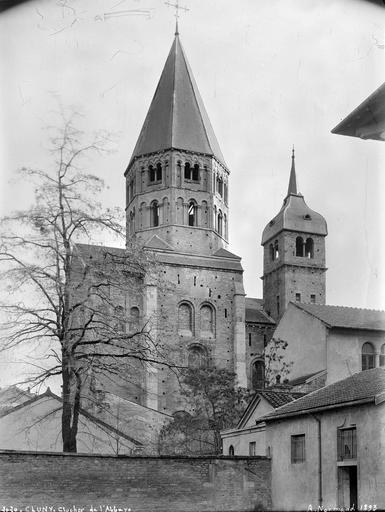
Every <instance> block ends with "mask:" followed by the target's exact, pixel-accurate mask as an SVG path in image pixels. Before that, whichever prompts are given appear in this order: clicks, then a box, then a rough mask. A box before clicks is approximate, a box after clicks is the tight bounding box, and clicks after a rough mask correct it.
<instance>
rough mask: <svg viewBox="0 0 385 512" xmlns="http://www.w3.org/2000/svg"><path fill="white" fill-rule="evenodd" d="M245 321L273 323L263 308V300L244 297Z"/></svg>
mask: <svg viewBox="0 0 385 512" xmlns="http://www.w3.org/2000/svg"><path fill="white" fill-rule="evenodd" d="M245 307H246V322H251V323H261V324H271V325H275V322H274V320H273V319H272V318H271V317H270V316H269V315H268V314H267V313H266V312H265V311H264V310H263V300H262V299H254V298H253V297H246V299H245Z"/></svg>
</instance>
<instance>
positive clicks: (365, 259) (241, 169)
mask: <svg viewBox="0 0 385 512" xmlns="http://www.w3.org/2000/svg"><path fill="white" fill-rule="evenodd" d="M183 5H186V6H187V7H188V8H189V9H190V10H189V12H188V13H183V14H181V19H180V34H181V41H182V44H183V46H184V49H185V52H186V55H187V58H188V60H189V62H190V65H191V67H192V70H193V73H194V76H195V79H196V81H197V83H198V87H199V90H200V92H201V95H202V97H203V100H204V103H205V105H206V109H207V111H208V114H209V117H210V119H211V122H212V124H213V127H214V130H215V132H216V135H217V138H218V141H219V144H220V146H221V149H222V152H223V154H224V156H225V159H226V161H227V164H228V166H229V168H230V171H231V175H230V187H229V193H230V246H229V249H230V250H231V251H232V252H235V253H236V254H238V255H240V256H241V257H242V261H243V266H244V269H245V276H244V277H245V288H246V292H247V294H248V295H249V296H256V297H261V296H262V287H261V280H260V276H261V275H262V247H261V246H260V240H261V234H262V230H263V228H264V226H265V225H266V224H267V222H268V221H269V220H270V219H271V218H272V217H273V216H274V215H275V214H276V213H277V212H278V210H279V209H280V207H281V205H282V201H283V198H284V196H285V194H286V191H287V184H288V179H289V170H290V153H291V147H292V145H293V144H295V148H296V168H297V178H298V182H299V190H300V192H301V193H302V194H304V196H305V200H306V202H307V204H308V205H309V206H310V208H312V209H314V210H316V211H318V212H319V213H321V214H322V215H324V217H325V218H326V220H327V223H328V229H329V236H328V237H327V242H326V247H327V266H328V268H329V270H328V272H327V303H328V304H340V305H348V306H360V307H369V308H376V309H385V293H384V291H385V286H384V264H383V261H384V251H383V247H384V238H385V237H384V235H383V229H382V226H383V224H384V222H385V211H384V210H385V209H384V208H383V203H384V189H385V187H384V185H385V183H384V182H385V179H384V172H385V169H384V162H385V144H384V143H381V142H377V141H362V140H359V139H356V138H350V137H343V136H339V135H332V134H331V133H330V130H331V129H332V128H333V127H334V126H335V125H336V124H337V123H338V122H339V121H340V120H341V119H342V118H344V117H345V116H346V115H347V114H348V113H350V112H351V111H352V110H353V109H354V108H355V107H356V106H357V105H358V104H359V103H361V101H362V100H364V99H365V98H366V97H367V96H368V95H369V94H370V93H372V92H373V91H374V90H375V89H376V88H377V87H378V86H379V85H380V84H381V83H382V82H383V80H384V75H383V69H384V35H383V28H384V15H385V11H384V9H383V8H381V7H380V6H377V5H375V4H372V3H370V2H363V1H360V0H258V1H256V0H238V1H236V2H235V1H230V0H185V1H184V2H183ZM111 13H112V14H111ZM173 14H174V10H173V9H172V8H170V7H168V6H167V5H165V4H164V2H163V1H161V0H102V1H101V0H60V1H59V0H57V1H56V0H55V1H54V0H32V1H30V2H29V3H27V4H24V5H22V6H19V7H17V8H14V9H10V10H9V11H7V12H5V13H2V14H1V15H0V48H1V49H0V56H1V59H0V60H1V64H0V66H1V67H0V70H1V76H2V79H1V82H0V94H1V96H0V109H1V112H0V115H1V121H0V122H1V123H2V124H1V145H2V152H1V162H0V166H1V172H2V173H3V174H2V177H1V185H2V193H1V212H2V213H3V214H4V213H6V212H7V211H9V210H11V209H13V208H22V207H23V204H24V202H25V201H26V199H25V196H24V191H23V192H22V193H20V192H19V190H20V189H18V188H16V187H15V185H11V184H8V180H9V178H11V177H12V175H13V173H14V171H15V169H17V168H18V167H20V166H25V165H27V166H43V165H46V162H47V159H46V154H47V146H48V143H47V132H46V130H44V127H45V126H46V125H47V124H49V123H50V122H51V121H52V111H53V110H54V109H56V108H57V104H56V102H55V97H59V98H60V101H61V103H62V104H63V105H64V106H69V105H75V106H76V107H77V108H78V110H80V111H81V112H82V114H83V116H84V117H83V121H82V128H84V129H85V130H87V131H91V130H94V129H107V130H110V131H113V132H116V133H117V134H118V135H117V141H118V144H117V151H116V152H115V153H114V154H113V155H110V156H108V157H107V158H103V159H100V158H95V159H94V160H93V162H92V163H91V165H90V169H89V170H90V171H91V172H94V173H96V174H98V175H101V176H103V177H104V178H105V180H106V181H107V183H108V184H109V186H110V188H109V190H108V192H107V194H106V195H105V197H104V200H105V202H106V204H114V205H119V206H121V207H124V201H125V197H124V190H125V186H124V178H123V172H124V170H125V168H126V166H127V163H128V161H129V159H130V156H131V152H132V150H133V148H134V145H135V142H136V139H137V137H138V135H139V131H140V128H141V126H142V123H143V121H144V118H145V115H146V112H147V109H148V107H149V105H150V102H151V99H152V96H153V94H154V92H155V88H156V85H157V82H158V79H159V77H160V73H161V71H162V68H163V65H164V63H165V60H166V57H167V54H168V52H169V49H170V46H171V44H172V40H173V34H174V24H175V19H174V17H173ZM381 267H382V268H381ZM0 384H1V382H0Z"/></svg>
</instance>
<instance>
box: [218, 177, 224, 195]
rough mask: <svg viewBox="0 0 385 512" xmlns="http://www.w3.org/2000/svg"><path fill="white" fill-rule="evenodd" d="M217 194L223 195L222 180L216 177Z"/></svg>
mask: <svg viewBox="0 0 385 512" xmlns="http://www.w3.org/2000/svg"><path fill="white" fill-rule="evenodd" d="M218 194H219V195H220V196H221V197H223V180H222V178H218Z"/></svg>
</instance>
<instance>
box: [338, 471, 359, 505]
mask: <svg viewBox="0 0 385 512" xmlns="http://www.w3.org/2000/svg"><path fill="white" fill-rule="evenodd" d="M338 507H340V508H350V510H357V508H358V505H357V466H340V467H339V468H338Z"/></svg>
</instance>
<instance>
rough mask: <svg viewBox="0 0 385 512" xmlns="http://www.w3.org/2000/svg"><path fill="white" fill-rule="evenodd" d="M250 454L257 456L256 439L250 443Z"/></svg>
mask: <svg viewBox="0 0 385 512" xmlns="http://www.w3.org/2000/svg"><path fill="white" fill-rule="evenodd" d="M249 455H250V457H254V456H255V441H252V442H251V443H249Z"/></svg>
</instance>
